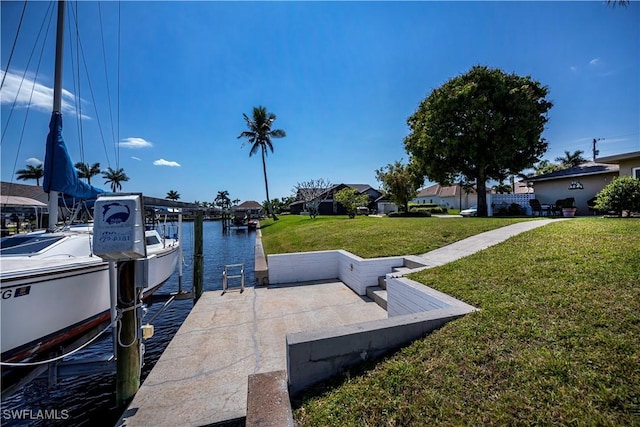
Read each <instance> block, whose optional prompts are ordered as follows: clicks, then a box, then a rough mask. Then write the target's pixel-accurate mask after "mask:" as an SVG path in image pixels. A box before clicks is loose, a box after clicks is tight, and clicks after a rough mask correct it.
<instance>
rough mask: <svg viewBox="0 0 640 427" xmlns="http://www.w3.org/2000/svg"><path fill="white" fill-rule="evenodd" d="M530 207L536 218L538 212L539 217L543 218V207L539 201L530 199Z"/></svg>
mask: <svg viewBox="0 0 640 427" xmlns="http://www.w3.org/2000/svg"><path fill="white" fill-rule="evenodd" d="M529 206H531V212H532V213H533V215H534V216H535V214H536V212H538V216H542V210H543V209H542V205H541V204H540V201H539V200H538V199H529Z"/></svg>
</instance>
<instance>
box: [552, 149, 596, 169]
mask: <svg viewBox="0 0 640 427" xmlns="http://www.w3.org/2000/svg"><path fill="white" fill-rule="evenodd" d="M583 154H584V151H582V150H577V151H574V152H573V153H571V152H569V151H566V150H565V152H564V156H560V157H556V162H560V164H561V166H562V167H563V168H573V167H576V166H578V165H581V164H582V163H586V162H588V161H589V160H587V159H585V158H584V157H582V155H583Z"/></svg>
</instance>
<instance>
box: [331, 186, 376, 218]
mask: <svg viewBox="0 0 640 427" xmlns="http://www.w3.org/2000/svg"><path fill="white" fill-rule="evenodd" d="M333 199H334V200H335V201H336V202H338V203H340V204H341V205H342V206H343V207H344V209H345V210H346V211H347V215H349V218H351V219H353V218H355V217H356V212H357V209H358V206H367V203H368V202H369V196H367V195H366V194H360V193H359V192H358V190H356V189H355V188H351V187H347V188H343V189H342V190H340V191H338V192H336V194H335V195H334V196H333Z"/></svg>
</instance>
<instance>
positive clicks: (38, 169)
mask: <svg viewBox="0 0 640 427" xmlns="http://www.w3.org/2000/svg"><path fill="white" fill-rule="evenodd" d="M16 175H17V177H16V178H18V179H19V180H22V181H28V180H30V179H35V180H36V185H37V186H40V178H42V177H43V176H44V169H43V168H42V163H40V164H39V165H38V166H32V165H27V167H26V168H24V169H18V170H17V171H16Z"/></svg>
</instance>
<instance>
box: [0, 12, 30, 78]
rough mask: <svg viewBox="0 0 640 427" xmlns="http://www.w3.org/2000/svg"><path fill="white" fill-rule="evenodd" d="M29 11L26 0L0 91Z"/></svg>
mask: <svg viewBox="0 0 640 427" xmlns="http://www.w3.org/2000/svg"><path fill="white" fill-rule="evenodd" d="M25 10H27V0H24V5H23V6H22V13H21V14H20V22H18V29H17V30H16V36H15V38H14V39H13V46H11V53H10V54H9V60H8V61H7V66H6V68H5V69H4V75H3V76H2V83H0V89H2V87H3V86H4V79H5V78H6V77H7V72H8V71H9V67H10V66H11V59H12V58H13V52H15V50H16V44H17V43H18V37H19V36H20V27H22V21H23V19H24V12H25Z"/></svg>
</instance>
